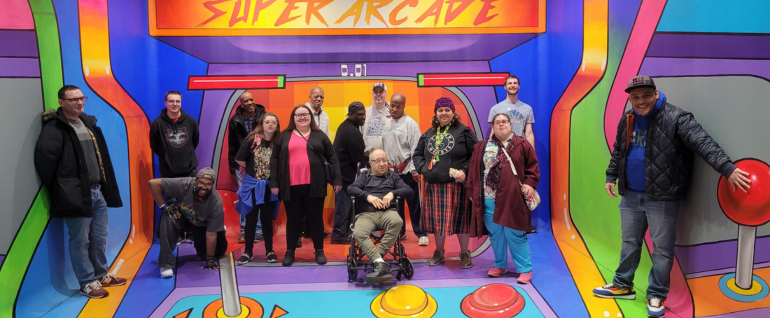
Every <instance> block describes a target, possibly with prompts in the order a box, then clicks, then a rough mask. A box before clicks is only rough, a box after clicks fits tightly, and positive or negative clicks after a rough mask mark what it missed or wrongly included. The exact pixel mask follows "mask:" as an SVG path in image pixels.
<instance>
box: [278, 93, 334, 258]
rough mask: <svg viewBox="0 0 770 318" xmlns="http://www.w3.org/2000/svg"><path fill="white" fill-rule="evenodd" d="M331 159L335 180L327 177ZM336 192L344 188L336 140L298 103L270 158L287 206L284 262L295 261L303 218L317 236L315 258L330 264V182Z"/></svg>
mask: <svg viewBox="0 0 770 318" xmlns="http://www.w3.org/2000/svg"><path fill="white" fill-rule="evenodd" d="M325 162H326V163H328V164H329V165H331V167H332V169H333V170H334V180H326V167H325V166H324V164H325ZM327 183H329V184H332V185H334V192H337V191H339V190H340V189H342V178H341V177H340V167H339V162H338V161H337V157H336V156H335V155H334V149H333V148H332V143H331V141H329V137H327V136H326V134H324V132H323V131H321V129H319V128H318V126H317V125H316V123H315V120H314V119H313V116H312V115H311V112H310V108H308V107H307V106H305V105H297V106H296V107H294V110H292V111H291V119H290V120H289V125H288V127H286V129H285V130H284V131H283V132H281V134H280V135H279V136H278V138H277V139H276V140H275V145H274V146H273V154H272V158H271V159H270V187H271V188H272V189H271V190H272V191H273V193H274V194H276V195H278V197H279V198H280V199H281V200H282V201H283V202H284V205H285V206H286V219H287V220H286V255H285V256H284V258H283V262H282V263H283V266H291V264H292V263H294V249H295V248H296V244H297V240H298V239H299V236H300V232H301V231H300V227H301V226H302V218H303V217H305V218H306V219H307V227H308V230H309V231H310V234H311V236H312V238H313V248H314V249H315V261H316V263H318V264H319V265H322V264H326V256H325V255H324V251H323V240H324V225H323V207H324V198H325V197H326V184H327Z"/></svg>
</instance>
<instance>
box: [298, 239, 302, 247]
mask: <svg viewBox="0 0 770 318" xmlns="http://www.w3.org/2000/svg"><path fill="white" fill-rule="evenodd" d="M297 247H302V237H300V238H299V239H298V240H297Z"/></svg>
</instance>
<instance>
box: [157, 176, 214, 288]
mask: <svg viewBox="0 0 770 318" xmlns="http://www.w3.org/2000/svg"><path fill="white" fill-rule="evenodd" d="M216 180H217V173H216V172H215V171H214V169H211V168H203V169H201V170H200V171H198V174H197V176H196V177H194V178H193V177H186V178H162V179H152V180H150V182H149V185H150V193H152V198H153V199H154V200H155V203H157V204H158V205H159V206H160V210H161V211H162V215H161V216H160V224H159V225H158V238H159V239H160V254H159V255H158V267H160V276H161V277H163V278H169V277H173V276H174V267H175V265H176V258H175V257H174V253H173V252H174V248H175V247H176V241H177V237H178V235H179V233H180V232H181V230H182V229H184V228H185V225H192V226H191V227H192V229H193V244H194V246H195V250H196V252H197V254H198V257H200V258H201V259H203V260H206V263H205V265H204V266H203V267H202V268H201V269H203V268H206V269H209V270H212V269H218V268H219V261H218V260H219V259H220V258H221V257H222V255H224V252H225V250H226V249H227V239H226V238H225V214H224V209H223V206H222V198H221V197H220V196H219V192H217V191H216V189H214V184H215V183H216Z"/></svg>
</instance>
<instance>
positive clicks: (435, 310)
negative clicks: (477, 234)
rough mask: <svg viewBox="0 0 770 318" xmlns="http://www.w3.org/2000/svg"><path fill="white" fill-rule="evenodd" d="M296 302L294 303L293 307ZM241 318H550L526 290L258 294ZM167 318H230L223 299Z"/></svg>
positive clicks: (188, 303) (246, 298)
mask: <svg viewBox="0 0 770 318" xmlns="http://www.w3.org/2000/svg"><path fill="white" fill-rule="evenodd" d="M291 300H294V301H291ZM241 308H242V310H241V315H240V316H239V317H244V318H245V317H265V318H277V317H284V316H285V317H371V316H374V317H380V318H400V317H421V318H429V317H473V318H497V317H545V315H544V314H543V313H542V312H541V310H540V309H539V308H538V307H537V305H536V304H535V303H534V302H533V300H532V298H530V295H529V294H528V293H527V291H526V290H524V289H523V288H520V287H514V286H510V285H506V284H489V285H485V286H481V287H442V288H425V289H422V288H420V287H417V286H414V285H398V286H393V287H391V288H389V289H387V290H385V291H382V290H377V289H371V290H344V291H313V292H285V293H255V294H245V295H242V296H241ZM164 317H166V318H193V317H196V318H197V317H203V318H225V317H227V316H225V315H224V311H223V310H222V299H221V296H220V295H197V296H189V297H185V298H182V299H180V300H179V301H178V302H177V303H176V304H174V306H173V307H172V308H171V310H169V311H168V313H167V314H166V315H165V316H164Z"/></svg>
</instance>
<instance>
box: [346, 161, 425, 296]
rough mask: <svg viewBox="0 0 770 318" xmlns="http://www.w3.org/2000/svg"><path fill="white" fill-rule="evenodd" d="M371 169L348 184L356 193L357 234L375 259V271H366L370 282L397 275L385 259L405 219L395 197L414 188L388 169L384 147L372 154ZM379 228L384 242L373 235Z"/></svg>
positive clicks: (406, 194) (359, 240)
mask: <svg viewBox="0 0 770 318" xmlns="http://www.w3.org/2000/svg"><path fill="white" fill-rule="evenodd" d="M369 164H370V165H371V167H372V168H371V171H364V172H362V173H361V174H360V175H359V176H358V178H356V181H355V182H353V183H352V184H351V185H350V186H349V187H348V193H349V194H350V195H352V196H355V197H356V199H357V200H356V207H355V211H356V223H355V230H354V231H353V238H355V239H356V241H357V242H358V245H359V246H361V248H362V249H363V250H364V253H366V256H367V257H369V260H371V261H372V272H371V273H369V274H367V275H366V282H367V283H370V284H374V283H382V282H386V281H389V280H391V279H393V274H392V273H391V272H390V266H388V264H387V263H385V261H384V260H383V259H382V257H383V256H385V255H387V254H388V252H389V251H390V248H391V247H393V244H394V243H395V242H396V238H397V236H398V234H399V231H401V226H402V225H403V224H404V220H402V219H401V217H400V216H399V215H398V211H396V201H395V200H394V198H395V197H398V196H400V197H402V198H410V197H412V193H413V192H412V188H410V187H409V186H408V185H407V184H406V183H404V180H402V179H401V177H399V175H398V174H397V173H395V172H393V171H391V170H390V169H388V158H387V156H386V155H385V151H384V150H382V149H379V148H378V149H374V150H372V152H371V153H370V154H369ZM375 230H384V231H385V234H384V235H383V236H382V240H381V241H380V246H379V247H375V246H374V243H372V240H371V239H370V236H371V234H372V232H374V231H375Z"/></svg>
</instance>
